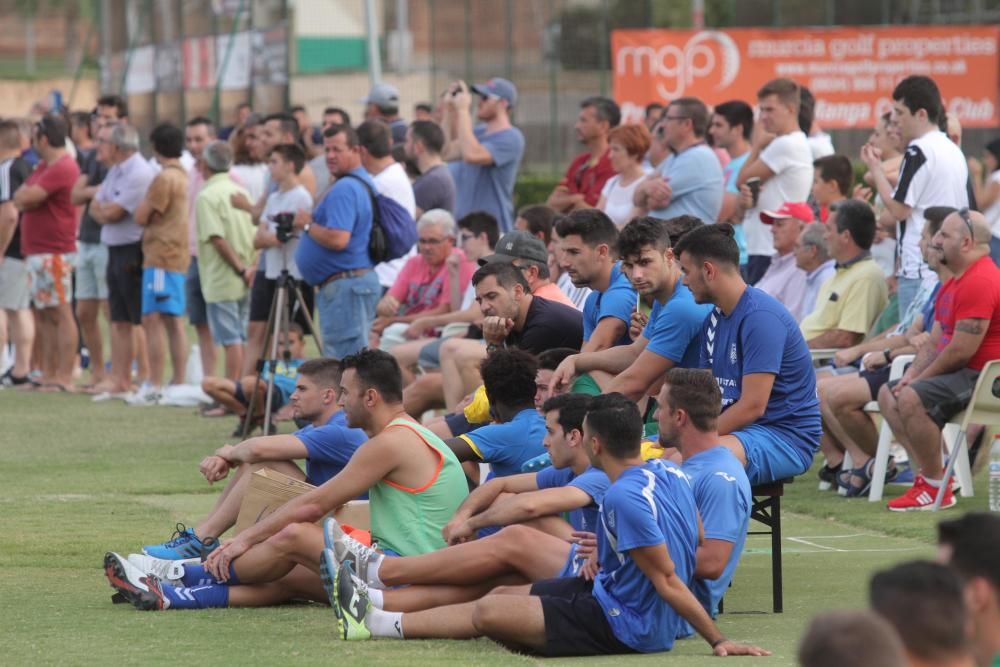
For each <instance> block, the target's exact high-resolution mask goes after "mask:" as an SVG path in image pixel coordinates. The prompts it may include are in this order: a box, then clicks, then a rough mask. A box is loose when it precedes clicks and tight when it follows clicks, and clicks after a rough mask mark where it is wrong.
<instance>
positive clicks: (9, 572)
mask: <svg viewBox="0 0 1000 667" xmlns="http://www.w3.org/2000/svg"><path fill="white" fill-rule="evenodd" d="M234 423H235V420H233V419H221V420H220V419H214V420H208V419H203V418H201V417H198V416H197V415H196V414H195V411H194V410H193V409H186V408H128V407H126V406H125V405H124V404H121V403H103V404H92V403H91V402H90V401H89V397H84V396H66V395H40V394H31V393H22V392H19V391H12V390H7V391H0V424H2V426H3V428H2V429H0V513H2V516H3V519H2V524H0V525H2V530H0V601H2V609H3V615H4V618H3V620H2V622H0V646H2V647H3V659H2V660H3V663H4V664H6V665H27V664H32V665H45V664H55V663H59V664H61V665H66V664H167V663H180V664H183V665H185V667H187V666H193V665H203V664H204V665H218V664H231V663H233V662H236V661H239V662H240V663H241V664H243V665H257V664H261V665H272V664H303V665H311V664H320V663H326V664H331V663H337V664H380V665H381V664H387V665H393V664H399V665H407V666H408V667H414V666H417V665H425V664H426V665H431V664H441V663H447V664H456V665H507V664H536V663H539V662H547V661H542V660H537V659H534V658H526V657H523V656H517V655H514V654H511V653H509V652H507V651H505V650H503V649H502V648H500V647H499V646H497V645H495V644H493V643H492V642H489V641H486V640H479V641H474V642H447V641H412V642H393V641H379V642H370V643H363V644H346V643H343V642H340V641H338V640H336V639H335V638H334V635H333V615H332V613H331V612H330V610H329V609H328V608H326V607H323V606H320V605H290V606H285V607H279V608H274V609H259V610H209V611H199V612H167V613H159V614H157V613H139V612H137V611H135V610H134V609H132V608H131V606H127V605H115V606H113V605H112V604H111V603H110V601H109V598H110V594H111V589H110V588H109V587H108V585H107V582H106V580H105V578H104V576H103V572H102V569H101V562H102V558H103V555H104V552H105V551H108V550H115V551H122V552H126V553H127V552H128V551H130V550H132V551H135V550H138V548H139V547H140V546H141V545H142V544H146V543H150V542H158V541H160V540H162V539H165V538H167V537H168V536H169V534H170V532H171V531H172V529H173V525H174V523H175V522H176V521H184V522H186V523H188V524H189V525H191V524H193V523H194V522H195V519H196V518H198V517H199V516H200V515H201V514H202V513H203V512H204V511H205V510H207V509H208V508H209V507H210V506H211V504H212V502H213V500H214V498H215V495H216V494H217V493H218V492H219V488H218V487H209V486H208V485H207V484H206V483H205V482H204V480H203V479H202V478H201V476H200V475H199V474H198V471H197V463H198V461H200V459H201V457H202V456H204V455H205V454H206V453H207V452H209V451H211V450H212V449H214V448H215V447H217V446H218V445H219V444H221V443H222V442H225V441H226V440H227V439H228V434H229V432H230V431H231V430H232V428H233V426H234ZM282 426H283V430H289V428H290V425H288V424H283V425H282ZM814 479H815V478H814V477H812V476H808V477H803V478H802V479H801V480H800V481H799V482H797V483H795V484H793V485H791V487H789V489H788V495H786V498H785V502H784V521H783V529H784V536H785V539H784V544H783V552H784V555H785V561H784V562H785V568H784V572H785V613H784V614H782V615H774V614H771V613H770V608H771V597H770V590H771V588H770V587H771V580H770V552H769V544H770V542H769V538H767V537H757V536H751V537H750V538H749V540H748V544H747V550H746V553H745V555H744V558H743V562H742V563H741V564H740V568H739V570H738V571H737V573H736V578H735V581H734V584H733V587H732V589H731V591H730V593H729V595H728V596H727V597H726V613H725V614H723V615H722V616H721V617H720V619H719V624H720V626H721V627H722V629H723V631H724V632H725V633H726V634H727V635H729V636H731V637H733V638H736V639H741V640H750V641H753V642H756V643H758V644H760V645H762V646H765V647H767V648H769V649H771V650H772V651H774V653H775V655H774V656H773V657H771V658H758V659H753V660H754V661H755V662H759V663H760V664H767V665H793V664H795V659H794V654H795V646H796V643H797V640H798V637H799V636H800V634H801V632H802V630H803V628H804V627H805V625H806V624H807V623H808V621H809V619H810V618H811V617H812V616H813V615H814V614H815V613H817V612H819V611H823V610H827V609H832V608H843V607H857V606H861V605H863V604H864V601H865V590H866V585H867V580H868V577H869V575H870V573H871V572H873V571H874V570H876V569H879V568H882V567H885V566H888V565H890V564H893V563H896V562H899V561H901V560H905V559H911V558H918V557H924V556H929V555H931V554H933V542H934V525H935V522H936V519H935V517H933V516H932V515H930V514H926V513H921V514H907V515H890V514H889V513H888V512H887V511H886V510H885V509H884V506H883V505H882V504H875V503H868V502H866V501H863V500H857V501H847V500H844V499H842V498H838V497H836V496H834V495H833V494H820V493H818V492H817V491H816V485H815V484H814V483H813V480H814ZM889 488H890V493H896V492H897V490H898V487H889ZM985 492H986V486H985V479H984V478H983V476H982V475H980V476H979V478H977V484H976V496H975V497H974V498H972V499H965V498H960V499H959V505H958V508H957V509H953V510H949V511H947V512H946V513H945V515H950V514H953V513H957V512H962V511H967V510H971V509H984V508H985V507H986V498H985ZM664 659H667V660H669V662H670V664H672V665H702V664H717V662H716V661H715V660H714V659H713V658H711V657H710V656H709V650H708V647H707V645H706V644H705V643H704V642H703V641H701V640H700V639H698V640H686V641H681V642H678V644H677V646H676V648H675V649H674V651H673V653H672V654H671V655H670V656H669V657H667V658H665V657H664V656H644V657H630V658H617V659H589V660H572V661H560V662H559V664H563V663H573V664H576V663H581V664H582V663H586V664H588V665H611V664H614V665H620V664H639V663H649V662H652V661H662V660H664ZM749 660H750V659H740V662H741V663H746V662H747V661H749Z"/></svg>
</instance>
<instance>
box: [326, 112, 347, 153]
mask: <svg viewBox="0 0 1000 667" xmlns="http://www.w3.org/2000/svg"><path fill="white" fill-rule="evenodd" d="M350 124H351V115H350V114H349V113H347V112H346V111H344V110H343V109H341V108H340V107H327V108H325V109H323V131H324V132H326V131H327V129H328V128H329V127H330V126H332V125H350ZM324 166H326V165H325V164H324Z"/></svg>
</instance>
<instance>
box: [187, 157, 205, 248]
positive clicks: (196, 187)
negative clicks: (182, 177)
mask: <svg viewBox="0 0 1000 667" xmlns="http://www.w3.org/2000/svg"><path fill="white" fill-rule="evenodd" d="M204 185H205V177H204V176H202V175H201V169H199V168H198V167H197V166H195V167H194V168H193V169H191V171H189V172H188V252H190V253H191V256H192V257H197V256H198V216H196V215H195V212H194V203H195V200H196V199H198V193H199V192H201V188H202V186H204Z"/></svg>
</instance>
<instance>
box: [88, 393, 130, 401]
mask: <svg viewBox="0 0 1000 667" xmlns="http://www.w3.org/2000/svg"><path fill="white" fill-rule="evenodd" d="M131 395H132V393H131V392H128V391H102V392H101V393H100V394H97V395H95V396H94V397H93V398H92V399H90V400H91V401H92V402H94V403H104V402H106V401H124V400H126V399H128V397H129V396H131Z"/></svg>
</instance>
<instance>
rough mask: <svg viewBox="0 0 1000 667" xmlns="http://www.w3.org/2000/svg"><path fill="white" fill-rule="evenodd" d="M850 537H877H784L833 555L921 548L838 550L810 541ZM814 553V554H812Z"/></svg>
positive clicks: (869, 535) (868, 534) (855, 535)
mask: <svg viewBox="0 0 1000 667" xmlns="http://www.w3.org/2000/svg"><path fill="white" fill-rule="evenodd" d="M852 537H877V536H876V535H872V534H870V533H851V534H848V535H811V536H810V539H806V538H804V537H786V538H785V539H786V540H788V541H789V542H797V543H798V544H804V545H806V546H809V547H813V548H815V549H820V550H821V551H832V552H834V553H890V552H897V551H920V550H921V549H923V547H898V548H891V549H838V548H837V547H831V546H827V545H825V544H817V543H816V542H812V541H811V540H841V539H848V538H852ZM814 553H815V552H814Z"/></svg>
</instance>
